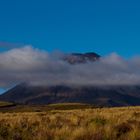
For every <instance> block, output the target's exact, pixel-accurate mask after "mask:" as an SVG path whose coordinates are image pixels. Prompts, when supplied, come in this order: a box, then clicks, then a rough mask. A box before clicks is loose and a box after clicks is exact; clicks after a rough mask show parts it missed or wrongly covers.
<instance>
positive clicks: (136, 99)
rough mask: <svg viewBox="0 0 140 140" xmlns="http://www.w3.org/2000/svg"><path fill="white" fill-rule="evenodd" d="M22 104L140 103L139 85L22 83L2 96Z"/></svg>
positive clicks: (104, 104) (3, 99) (2, 98)
mask: <svg viewBox="0 0 140 140" xmlns="http://www.w3.org/2000/svg"><path fill="white" fill-rule="evenodd" d="M0 100H1V101H9V102H15V103H22V104H52V103H88V104H94V105H96V106H130V105H131V106H133V105H140V87H139V86H102V87H101V86H95V87H70V86H51V87H43V86H30V85H27V84H20V85H17V86H16V87H14V88H12V89H11V90H9V91H7V92H6V93H5V94H3V95H1V96H0Z"/></svg>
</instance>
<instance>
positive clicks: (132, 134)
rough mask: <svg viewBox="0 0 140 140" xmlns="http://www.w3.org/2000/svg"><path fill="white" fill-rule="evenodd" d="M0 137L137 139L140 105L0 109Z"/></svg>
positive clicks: (14, 139)
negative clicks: (22, 109) (8, 111)
mask: <svg viewBox="0 0 140 140" xmlns="http://www.w3.org/2000/svg"><path fill="white" fill-rule="evenodd" d="M0 140H140V107H122V108H96V109H76V110H50V111H43V112H19V113H17V112H15V113H14V112H13V113H0Z"/></svg>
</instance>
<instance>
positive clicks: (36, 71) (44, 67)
mask: <svg viewBox="0 0 140 140" xmlns="http://www.w3.org/2000/svg"><path fill="white" fill-rule="evenodd" d="M63 56H64V54H63V53H58V52H57V53H48V52H46V51H43V50H39V49H36V48H33V47H32V46H25V47H23V48H14V49H11V50H8V51H6V52H1V53H0V86H1V87H8V86H10V85H12V84H16V83H20V82H29V83H31V84H37V85H61V84H65V85H67V84H68V85H70V84H72V85H137V84H138V85H140V57H134V58H131V59H129V60H125V59H124V58H122V57H120V56H119V55H117V54H116V53H112V54H110V55H108V56H105V57H101V58H100V60H98V61H95V62H94V63H93V62H90V61H89V62H87V63H79V64H76V65H71V64H69V63H68V62H66V61H64V60H63V59H61V58H62V57H63Z"/></svg>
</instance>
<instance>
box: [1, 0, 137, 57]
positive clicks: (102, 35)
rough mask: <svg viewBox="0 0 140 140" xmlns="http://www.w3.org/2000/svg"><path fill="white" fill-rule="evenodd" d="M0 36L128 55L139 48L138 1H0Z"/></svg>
mask: <svg viewBox="0 0 140 140" xmlns="http://www.w3.org/2000/svg"><path fill="white" fill-rule="evenodd" d="M0 41H6V42H15V43H16V42H18V43H24V44H32V45H33V46H34V47H38V48H41V49H46V50H48V51H53V50H61V51H64V52H85V51H86V52H87V51H95V52H97V53H99V54H101V55H106V54H109V53H111V52H117V53H119V54H120V55H122V56H124V57H130V56H133V55H137V54H140V1H138V0H116V1H115V0H34V1H31V0H20V1H19V0H14V1H12V0H4V1H0Z"/></svg>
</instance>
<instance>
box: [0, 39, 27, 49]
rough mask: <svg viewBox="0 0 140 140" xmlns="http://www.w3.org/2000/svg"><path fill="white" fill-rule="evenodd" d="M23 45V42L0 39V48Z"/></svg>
mask: <svg viewBox="0 0 140 140" xmlns="http://www.w3.org/2000/svg"><path fill="white" fill-rule="evenodd" d="M22 46H24V44H23V43H14V42H5V41H0V48H6V49H13V48H19V47H22Z"/></svg>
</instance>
